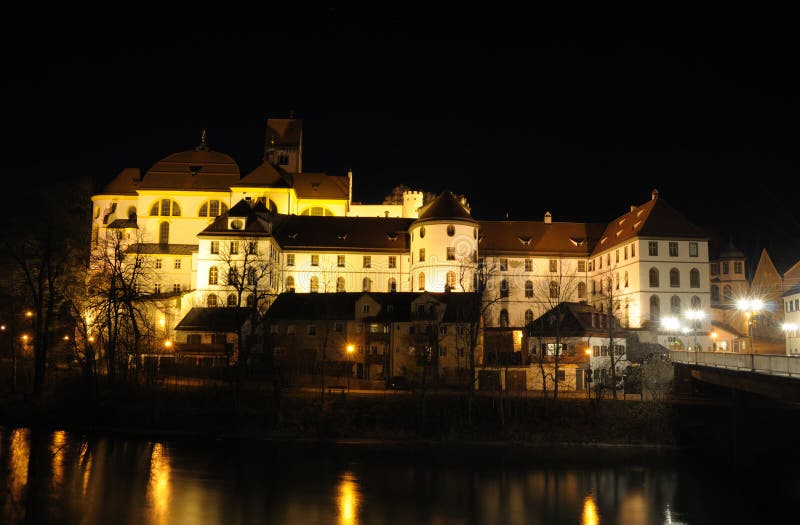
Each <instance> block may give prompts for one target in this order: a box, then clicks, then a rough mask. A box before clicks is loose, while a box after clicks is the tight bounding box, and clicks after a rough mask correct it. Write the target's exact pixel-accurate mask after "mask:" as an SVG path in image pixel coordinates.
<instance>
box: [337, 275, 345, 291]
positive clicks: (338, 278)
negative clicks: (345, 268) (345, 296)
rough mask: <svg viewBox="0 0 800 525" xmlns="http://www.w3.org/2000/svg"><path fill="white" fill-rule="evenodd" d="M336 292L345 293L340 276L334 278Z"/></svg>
mask: <svg viewBox="0 0 800 525" xmlns="http://www.w3.org/2000/svg"><path fill="white" fill-rule="evenodd" d="M336 291H337V292H344V291H345V286H344V277H342V276H341V275H340V276H339V277H337V278H336Z"/></svg>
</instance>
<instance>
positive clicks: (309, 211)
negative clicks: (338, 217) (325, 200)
mask: <svg viewBox="0 0 800 525" xmlns="http://www.w3.org/2000/svg"><path fill="white" fill-rule="evenodd" d="M300 215H314V216H316V217H322V216H325V217H333V212H332V211H331V210H329V209H328V208H323V207H322V206H312V207H310V208H306V209H305V210H303V211H301V212H300Z"/></svg>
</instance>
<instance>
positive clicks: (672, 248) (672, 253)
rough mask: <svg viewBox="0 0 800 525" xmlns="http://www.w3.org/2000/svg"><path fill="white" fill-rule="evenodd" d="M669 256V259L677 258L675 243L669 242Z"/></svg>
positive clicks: (676, 244) (676, 245)
mask: <svg viewBox="0 0 800 525" xmlns="http://www.w3.org/2000/svg"><path fill="white" fill-rule="evenodd" d="M669 256H670V257H677V256H678V243H677V242H675V241H670V242H669Z"/></svg>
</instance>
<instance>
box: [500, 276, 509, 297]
mask: <svg viewBox="0 0 800 525" xmlns="http://www.w3.org/2000/svg"><path fill="white" fill-rule="evenodd" d="M500 297H508V281H507V280H506V279H503V280H502V281H500Z"/></svg>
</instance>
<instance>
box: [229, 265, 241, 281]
mask: <svg viewBox="0 0 800 525" xmlns="http://www.w3.org/2000/svg"><path fill="white" fill-rule="evenodd" d="M238 282H239V271H238V270H237V269H236V267H235V266H231V267H230V268H228V284H229V285H231V286H236V285H237V283H238Z"/></svg>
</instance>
